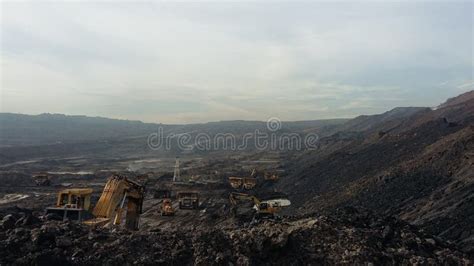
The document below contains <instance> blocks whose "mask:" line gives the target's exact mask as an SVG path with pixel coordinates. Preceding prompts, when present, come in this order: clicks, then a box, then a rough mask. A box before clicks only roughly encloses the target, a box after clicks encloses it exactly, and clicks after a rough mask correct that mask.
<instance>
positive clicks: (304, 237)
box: [0, 209, 472, 265]
mask: <svg viewBox="0 0 474 266" xmlns="http://www.w3.org/2000/svg"><path fill="white" fill-rule="evenodd" d="M0 213H2V212H0ZM1 215H2V216H3V217H1V222H0V264H2V265H4V264H5V265H11V264H19V265H23V264H37V265H46V264H48V265H51V264H53V263H54V264H63V265H66V264H86V265H92V264H138V265H147V264H153V265H156V264H175V265H210V264H213V265H215V264H230V263H232V264H234V265H261V264H264V265H265V264H279V265H288V264H292V265H299V264H308V263H324V264H327V263H329V264H335V263H336V264H341V263H350V264H354V263H356V264H369V263H372V264H399V263H404V264H408V263H409V264H413V263H429V264H458V265H459V264H471V263H472V261H470V260H469V258H467V257H466V256H465V255H464V254H463V253H461V252H459V251H457V250H456V249H455V247H454V246H453V245H452V244H449V243H446V242H444V241H442V240H440V239H438V238H436V237H433V236H430V235H427V234H425V233H424V232H422V231H419V230H418V229H417V228H416V227H414V226H412V225H409V224H408V223H405V222H401V221H399V220H397V219H395V218H393V217H377V216H374V215H373V214H371V213H369V212H364V211H358V210H355V209H343V210H341V211H338V212H336V213H335V214H333V215H331V216H318V215H305V216H298V217H296V216H295V217H286V218H282V219H281V220H278V221H274V220H262V221H258V222H254V223H253V224H252V225H249V226H247V227H221V228H219V227H215V228H209V229H201V230H179V229H177V230H174V231H161V230H160V229H159V228H156V229H150V230H147V231H137V232H130V231H125V230H119V229H113V228H102V229H91V228H89V227H86V226H84V225H81V224H78V223H74V222H68V221H66V222H62V221H55V220H52V219H51V218H52V217H50V216H37V215H34V214H32V213H30V212H29V211H28V210H24V209H23V210H16V211H12V210H10V211H9V213H8V214H7V213H5V212H3V213H2V214H1Z"/></svg>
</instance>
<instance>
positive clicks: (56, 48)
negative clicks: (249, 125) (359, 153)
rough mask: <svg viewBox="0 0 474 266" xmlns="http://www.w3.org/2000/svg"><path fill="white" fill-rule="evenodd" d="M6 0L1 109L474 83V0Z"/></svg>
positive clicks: (166, 119) (286, 101) (357, 109)
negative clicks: (119, 1) (156, 0)
mask: <svg viewBox="0 0 474 266" xmlns="http://www.w3.org/2000/svg"><path fill="white" fill-rule="evenodd" d="M0 5H1V6H0V7H1V19H0V21H1V25H0V29H1V32H0V33H1V34H0V48H1V54H0V56H1V57H0V63H1V69H0V74H1V76H0V81H1V89H0V93H1V94H0V98H1V102H0V112H13V113H24V114H40V113H63V114H75V115H88V116H103V117H111V118H121V119H132V120H142V121H146V122H160V123H197V122H207V121H219V120H236V119H239V120H240V119H242V120H262V121H264V120H267V119H268V118H269V117H277V118H279V119H281V120H314V119H327V118H342V117H344V118H348V117H354V116H357V115H360V114H375V113H381V112H384V111H387V110H390V109H391V108H394V107H397V106H430V107H434V106H436V105H438V104H440V103H441V102H443V101H445V100H446V99H447V98H449V97H453V96H456V95H458V94H461V93H463V92H465V91H469V90H472V89H473V88H474V78H473V61H474V59H473V39H474V34H473V28H472V27H473V15H472V14H473V3H472V1H466V2H453V1H449V2H448V1H446V2H443V1H437V2H433V1H424V2H421V1H404V2H389V3H388V2H385V3H384V2H381V1H370V2H364V1H351V2H337V3H331V2H321V1H316V2H308V1H305V2H272V1H266V2H251V1H237V2H206V1H201V2H199V3H190V2H131V1H129V2H121V3H120V4H117V3H111V2H105V1H101V2H93V1H69V2H60V1H55V2H38V1H36V2H12V1H3V2H1V4H0Z"/></svg>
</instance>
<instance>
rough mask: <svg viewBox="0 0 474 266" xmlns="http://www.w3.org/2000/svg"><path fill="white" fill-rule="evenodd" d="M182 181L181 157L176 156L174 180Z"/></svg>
mask: <svg viewBox="0 0 474 266" xmlns="http://www.w3.org/2000/svg"><path fill="white" fill-rule="evenodd" d="M177 181H181V176H180V174H179V157H176V163H175V164H174V174H173V182H177Z"/></svg>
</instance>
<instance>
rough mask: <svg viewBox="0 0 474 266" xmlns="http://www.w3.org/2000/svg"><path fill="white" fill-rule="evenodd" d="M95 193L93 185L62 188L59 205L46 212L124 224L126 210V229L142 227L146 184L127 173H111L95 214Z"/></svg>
mask: <svg viewBox="0 0 474 266" xmlns="http://www.w3.org/2000/svg"><path fill="white" fill-rule="evenodd" d="M92 192H93V191H92V189H90V188H72V189H65V190H62V191H60V192H59V193H58V199H57V202H56V206H54V207H50V208H47V209H46V213H55V214H57V215H59V216H61V217H62V218H63V219H69V220H76V221H80V222H83V223H84V224H87V225H90V226H93V227H97V226H104V225H106V224H110V223H112V224H114V225H120V224H121V223H122V218H123V217H122V216H123V214H124V212H125V213H126V216H125V228H127V229H130V230H137V229H138V222H139V218H140V214H141V212H142V205H143V199H144V187H143V186H142V185H140V184H138V183H136V182H134V181H132V180H129V179H127V178H126V177H123V176H118V175H114V176H111V177H110V178H109V179H108V180H107V183H106V184H105V187H104V190H103V191H102V195H101V196H100V198H99V201H98V202H97V204H95V207H94V208H93V210H92V213H91V212H90V209H91V195H92Z"/></svg>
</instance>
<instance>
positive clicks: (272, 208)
mask: <svg viewBox="0 0 474 266" xmlns="http://www.w3.org/2000/svg"><path fill="white" fill-rule="evenodd" d="M229 201H230V203H231V205H232V206H233V207H237V206H238V205H239V203H240V202H242V201H253V203H254V206H253V208H254V209H255V210H256V211H257V215H258V216H274V215H275V214H276V213H278V212H279V211H281V209H282V208H284V207H287V206H290V205H291V202H290V200H289V199H287V198H286V197H278V198H273V199H267V200H260V199H258V198H257V197H255V196H253V195H249V194H245V193H237V192H232V193H230V195H229Z"/></svg>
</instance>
